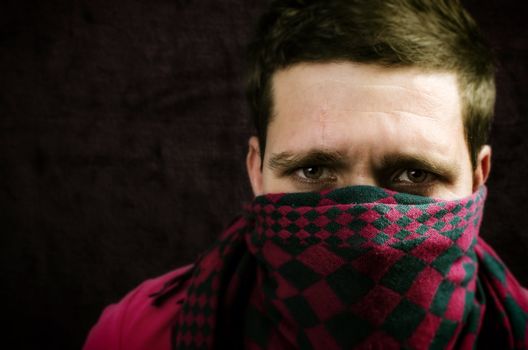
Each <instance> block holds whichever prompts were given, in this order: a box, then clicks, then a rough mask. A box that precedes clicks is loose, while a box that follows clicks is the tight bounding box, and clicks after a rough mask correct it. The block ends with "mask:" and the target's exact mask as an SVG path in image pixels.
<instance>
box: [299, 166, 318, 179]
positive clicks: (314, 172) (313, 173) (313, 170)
mask: <svg viewBox="0 0 528 350" xmlns="http://www.w3.org/2000/svg"><path fill="white" fill-rule="evenodd" d="M303 172H304V176H306V177H307V178H309V179H317V178H319V177H320V176H321V168H320V167H309V168H304V169H303Z"/></svg>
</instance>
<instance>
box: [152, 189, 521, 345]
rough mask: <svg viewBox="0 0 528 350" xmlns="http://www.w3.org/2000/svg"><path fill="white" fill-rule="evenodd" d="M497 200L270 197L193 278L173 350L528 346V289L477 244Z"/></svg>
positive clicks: (479, 195) (374, 194) (477, 196)
mask: <svg viewBox="0 0 528 350" xmlns="http://www.w3.org/2000/svg"><path fill="white" fill-rule="evenodd" d="M485 196H486V189H485V188H484V187H482V188H481V189H480V190H479V191H478V192H476V193H474V194H473V195H472V196H471V197H468V198H464V199H460V200H454V201H444V200H436V199H432V198H427V197H421V196H415V195H410V194H404V193H397V192H392V191H389V190H385V189H381V188H377V187H370V186H353V187H346V188H341V189H337V190H332V191H324V192H319V193H314V192H309V193H290V194H269V195H264V196H260V197H257V198H256V199H255V200H254V202H253V203H252V204H251V206H249V207H248V209H247V213H246V215H244V216H243V217H242V218H240V219H238V220H237V221H236V222H234V223H233V224H232V225H231V227H229V228H228V229H227V231H226V232H225V233H224V234H223V235H222V236H221V237H220V238H219V240H218V241H217V243H216V244H215V245H214V247H212V249H210V250H209V251H208V252H206V253H205V254H204V255H203V256H202V257H201V258H200V259H199V261H198V262H197V263H196V264H195V267H194V269H193V270H192V272H191V273H192V275H191V274H190V275H189V276H188V278H189V279H190V280H189V281H188V282H187V283H185V284H186V285H188V286H189V287H188V289H187V297H186V299H185V301H184V303H183V305H182V309H181V311H182V312H181V314H180V315H179V318H178V319H177V321H176V324H175V326H174V329H173V348H174V349H211V348H217V349H323V350H333V349H352V348H354V349H389V350H390V349H402V348H403V349H475V348H477V349H481V348H482V349H527V348H528V293H527V291H526V290H524V289H523V288H522V287H521V286H520V285H519V284H518V282H517V281H516V280H515V278H514V277H513V276H512V275H511V273H510V272H509V271H508V270H507V268H506V267H505V266H504V264H503V263H502V262H501V261H500V259H499V258H498V257H497V255H496V254H495V253H494V252H493V250H492V249H491V248H490V247H489V246H487V245H486V244H485V243H484V242H483V241H482V240H481V239H480V238H478V232H479V226H480V222H481V218H482V212H483V204H484V200H485ZM181 282H182V281H181V280H180V281H173V283H172V286H167V288H165V291H164V292H163V293H161V294H159V295H158V301H159V300H162V299H163V298H164V295H165V296H166V295H167V294H170V293H171V290H173V289H174V288H177V286H178V284H181Z"/></svg>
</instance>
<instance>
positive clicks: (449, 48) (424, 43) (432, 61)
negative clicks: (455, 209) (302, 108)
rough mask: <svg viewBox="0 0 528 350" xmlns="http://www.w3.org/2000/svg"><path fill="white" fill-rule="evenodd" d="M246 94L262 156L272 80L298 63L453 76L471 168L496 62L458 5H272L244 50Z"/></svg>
mask: <svg viewBox="0 0 528 350" xmlns="http://www.w3.org/2000/svg"><path fill="white" fill-rule="evenodd" d="M248 49H249V50H248V58H249V62H248V68H249V71H248V73H249V76H248V85H247V93H248V99H249V103H250V108H251V113H252V115H253V119H254V123H255V127H256V130H257V135H258V137H259V142H260V150H261V156H262V158H263V155H264V151H265V147H266V132H267V126H268V124H269V122H270V120H271V116H272V109H273V101H272V98H271V97H272V96H271V95H272V87H271V83H272V76H273V73H274V72H276V71H277V70H280V69H284V68H287V67H289V66H292V65H294V64H296V63H301V62H334V61H353V62H357V63H369V64H378V65H383V66H387V67H404V66H416V67H420V68H423V69H425V70H437V71H448V72H454V73H455V74H456V75H457V78H458V88H459V91H460V96H461V101H462V116H463V121H464V130H465V138H466V143H467V144H468V148H469V153H470V156H471V162H472V164H473V166H476V160H477V155H478V152H479V150H480V149H481V147H482V146H483V145H484V144H485V143H486V142H487V139H488V134H489V130H490V126H491V120H492V116H493V109H494V103H495V80H494V62H493V58H492V55H491V51H490V49H489V47H488V45H487V43H486V41H485V40H484V38H483V36H482V35H481V34H480V32H479V30H478V27H477V25H476V23H475V21H474V20H473V19H472V18H471V17H470V15H469V14H468V13H467V12H466V11H465V10H464V9H463V8H462V6H461V5H460V3H459V1H458V0H319V1H317V0H282V1H280V0H275V1H272V3H271V5H270V7H269V9H268V11H267V12H266V13H264V14H263V16H262V17H261V18H260V21H259V23H258V25H257V30H256V35H255V38H254V40H253V42H252V43H251V44H250V45H249V48H248Z"/></svg>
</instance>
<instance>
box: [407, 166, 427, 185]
mask: <svg viewBox="0 0 528 350" xmlns="http://www.w3.org/2000/svg"><path fill="white" fill-rule="evenodd" d="M408 174H409V177H410V178H411V180H414V181H416V182H422V181H423V180H424V177H425V172H424V171H423V170H419V169H413V170H410V171H409V173H408Z"/></svg>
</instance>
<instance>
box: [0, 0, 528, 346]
mask: <svg viewBox="0 0 528 350" xmlns="http://www.w3.org/2000/svg"><path fill="white" fill-rule="evenodd" d="M264 3H265V1H264V0H253V1H251V0H249V1H248V0H246V1H243V0H223V1H214V0H210V1H191V0H179V1H177V0H173V1H169V0H156V1H140V0H134V1H133V0H130V1H125V0H118V1H103V0H93V1H66V0H48V1H41V2H36V1H35V2H34V3H33V2H31V1H11V2H9V1H8V2H5V1H4V2H2V5H0V19H1V22H0V228H1V236H0V237H1V238H0V261H1V265H0V266H1V271H0V272H1V274H2V277H3V282H2V288H0V290H1V293H2V294H0V295H1V296H2V300H4V301H5V303H6V307H5V308H4V309H5V310H6V311H7V317H8V319H11V320H12V322H11V325H10V327H8V329H7V330H8V331H9V332H8V333H10V334H11V335H12V338H13V339H14V338H17V341H18V342H19V343H20V342H21V343H22V344H24V345H26V346H27V347H35V348H36V347H39V348H42V347H43V346H44V348H78V347H80V345H81V344H82V342H83V340H84V337H85V335H86V332H87V331H88V329H89V327H90V326H91V325H92V324H93V323H94V322H95V321H96V319H97V317H98V315H99V314H100V312H101V310H102V308H103V306H104V305H106V304H108V303H110V302H114V301H116V300H118V299H119V298H120V297H121V296H122V295H123V294H124V293H125V292H126V291H127V290H129V289H131V288H132V287H133V286H135V285H137V284H138V283H139V282H140V281H142V280H143V279H145V278H147V277H149V276H155V275H158V274H161V273H163V272H165V271H168V270H170V269H171V268H174V267H175V266H178V265H181V264H184V263H186V262H189V261H192V260H193V259H194V258H195V257H196V255H197V254H198V253H199V252H200V251H202V250H203V249H204V248H205V247H207V245H208V244H210V243H211V242H212V240H213V239H214V238H215V235H216V234H218V232H219V231H220V230H221V229H222V227H224V226H225V225H226V224H227V223H228V222H229V221H230V219H231V218H232V217H233V216H234V215H235V214H236V213H237V212H238V211H239V210H240V208H241V203H243V202H245V201H248V200H250V199H251V193H250V189H249V185H248V182H247V180H246V175H245V173H244V164H243V162H244V156H245V150H246V142H247V138H248V136H249V135H250V134H251V124H250V122H249V120H248V117H247V115H248V113H247V108H246V105H245V101H244V94H243V83H242V79H243V52H244V44H245V43H246V41H247V38H248V35H249V33H250V28H251V26H252V23H253V22H254V20H255V18H256V16H257V15H258V13H259V12H260V11H261V9H262V7H263V4H264ZM466 3H467V4H468V5H469V8H470V9H471V11H472V12H473V13H474V14H475V16H476V17H477V19H478V20H479V22H480V23H481V24H482V26H483V28H484V31H485V33H486V34H487V35H488V37H489V38H490V41H491V42H492V43H493V46H494V47H495V48H496V51H497V56H498V57H499V61H500V68H499V73H498V78H499V89H500V93H499V100H498V106H497V118H496V122H495V129H494V131H493V138H492V145H493V147H494V158H493V161H494V164H493V170H492V176H491V178H490V181H489V187H490V195H489V202H488V206H487V211H486V216H485V222H484V231H483V236H485V237H486V238H487V239H488V241H489V242H491V243H492V245H493V246H495V247H496V249H497V251H498V252H499V253H500V255H501V256H502V257H503V258H504V260H505V261H506V262H507V263H508V264H509V265H510V267H511V269H512V270H513V271H514V272H515V273H516V274H517V275H518V277H519V278H520V279H521V280H522V281H523V282H524V283H525V284H528V264H526V263H525V257H526V252H527V251H528V249H527V248H528V232H527V230H526V229H525V227H524V221H523V220H524V219H525V218H526V213H527V212H528V203H527V201H526V198H527V195H526V193H527V186H526V182H525V179H527V178H528V157H527V151H528V142H526V141H525V140H524V137H525V135H527V134H528V122H527V113H528V108H527V103H528V102H527V101H528V91H527V89H528V88H527V87H528V76H527V72H526V62H528V59H527V58H528V57H527V56H528V39H527V33H528V30H527V28H526V27H527V26H526V24H525V21H526V12H525V11H523V5H522V2H519V1H517V2H515V1H507V2H505V1H499V0H493V1H484V2H483V1H477V0H471V1H469V0H468V1H466Z"/></svg>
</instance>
